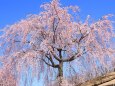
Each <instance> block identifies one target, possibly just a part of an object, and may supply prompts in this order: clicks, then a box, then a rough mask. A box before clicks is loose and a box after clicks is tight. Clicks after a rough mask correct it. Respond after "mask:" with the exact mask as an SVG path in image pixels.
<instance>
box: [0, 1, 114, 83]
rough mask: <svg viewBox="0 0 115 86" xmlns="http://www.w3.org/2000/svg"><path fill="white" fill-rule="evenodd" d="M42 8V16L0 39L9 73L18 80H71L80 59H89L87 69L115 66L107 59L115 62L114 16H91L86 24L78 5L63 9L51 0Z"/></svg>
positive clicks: (12, 28) (6, 30) (22, 23)
mask: <svg viewBox="0 0 115 86" xmlns="http://www.w3.org/2000/svg"><path fill="white" fill-rule="evenodd" d="M41 7H42V8H43V10H42V12H40V13H39V14H34V15H29V16H28V17H27V18H26V19H22V20H21V21H19V22H17V23H15V24H13V25H10V26H6V27H5V28H4V31H3V33H4V34H3V35H2V36H0V43H1V45H0V46H1V47H2V51H3V52H4V55H3V56H2V57H1V61H2V62H3V67H7V65H6V64H10V69H9V71H10V72H12V73H13V74H14V76H15V77H16V79H17V81H18V80H20V79H21V75H23V74H25V75H24V77H27V75H28V74H29V73H31V74H32V77H37V78H40V76H42V77H44V80H47V81H50V80H54V79H56V78H59V77H66V76H67V77H68V76H69V72H70V71H71V70H72V71H75V70H76V69H79V68H77V67H78V65H80V63H79V59H81V58H84V59H86V61H87V63H84V64H85V66H86V67H87V68H88V67H89V66H90V65H92V67H93V68H96V66H97V65H103V66H104V67H107V68H109V67H110V66H111V65H112V64H109V65H108V63H106V60H107V59H108V58H109V60H110V61H111V62H112V61H115V60H114V56H115V55H114V54H115V50H114V48H113V47H112V46H113V45H114V44H113V43H112V39H113V38H114V37H115V33H114V27H113V21H111V20H110V19H109V17H112V16H113V15H112V14H108V15H105V16H103V17H102V18H101V19H99V20H98V21H91V20H90V15H88V16H87V18H86V20H85V21H84V22H83V21H82V20H79V19H77V18H79V16H78V15H77V14H78V13H79V7H78V6H68V7H63V6H62V5H61V4H60V3H59V0H52V1H51V2H49V3H45V4H43V5H41ZM92 59H93V60H92ZM113 63H114V62H113ZM81 64H82V62H81ZM97 69H98V68H97ZM64 70H66V72H67V73H68V74H66V73H64ZM72 75H76V74H72ZM28 78H30V77H28ZM26 79H27V78H25V80H26ZM60 82H61V81H60Z"/></svg>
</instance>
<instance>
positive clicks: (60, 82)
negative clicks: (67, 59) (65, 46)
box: [58, 62, 63, 86]
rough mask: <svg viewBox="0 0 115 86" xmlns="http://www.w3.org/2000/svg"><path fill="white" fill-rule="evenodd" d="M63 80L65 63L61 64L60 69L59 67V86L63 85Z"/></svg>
mask: <svg viewBox="0 0 115 86" xmlns="http://www.w3.org/2000/svg"><path fill="white" fill-rule="evenodd" d="M62 79H63V62H59V67H58V80H59V86H61V84H62Z"/></svg>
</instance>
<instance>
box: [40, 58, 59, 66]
mask: <svg viewBox="0 0 115 86" xmlns="http://www.w3.org/2000/svg"><path fill="white" fill-rule="evenodd" d="M42 61H43V62H45V64H46V65H48V66H51V67H53V68H58V65H55V64H50V63H48V62H46V60H45V59H43V58H42Z"/></svg>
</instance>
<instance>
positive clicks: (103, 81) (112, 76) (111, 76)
mask: <svg viewBox="0 0 115 86" xmlns="http://www.w3.org/2000/svg"><path fill="white" fill-rule="evenodd" d="M110 85H111V86H112V85H115V72H111V73H108V74H106V75H104V76H99V77H97V78H95V79H93V80H90V81H86V82H85V83H83V84H81V85H80V86H110Z"/></svg>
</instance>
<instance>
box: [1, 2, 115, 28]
mask: <svg viewBox="0 0 115 86" xmlns="http://www.w3.org/2000/svg"><path fill="white" fill-rule="evenodd" d="M49 1H50V0H0V28H3V27H4V26H6V25H10V24H13V23H15V22H17V21H19V20H20V19H23V18H25V17H26V15H28V14H37V13H39V12H40V5H41V4H42V3H44V2H49ZM60 1H61V3H62V5H63V6H68V5H78V6H79V7H80V10H81V11H80V12H81V13H80V14H81V18H85V17H86V16H87V15H91V17H92V18H93V19H98V18H100V17H101V16H102V15H105V14H108V13H113V14H115V0H60Z"/></svg>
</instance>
